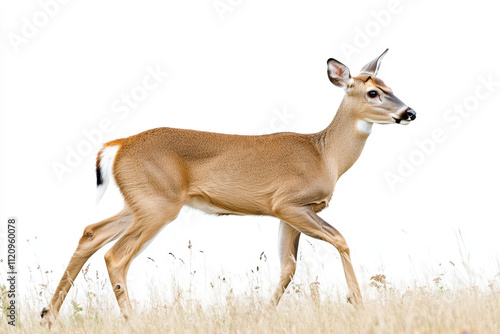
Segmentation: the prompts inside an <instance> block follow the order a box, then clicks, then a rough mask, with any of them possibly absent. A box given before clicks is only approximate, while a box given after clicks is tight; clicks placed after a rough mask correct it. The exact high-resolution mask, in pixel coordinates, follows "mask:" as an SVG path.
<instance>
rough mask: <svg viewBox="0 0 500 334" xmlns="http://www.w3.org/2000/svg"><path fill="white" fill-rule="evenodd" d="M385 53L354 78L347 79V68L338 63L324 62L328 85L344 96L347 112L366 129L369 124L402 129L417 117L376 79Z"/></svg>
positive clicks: (349, 75)
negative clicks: (398, 126) (332, 85)
mask: <svg viewBox="0 0 500 334" xmlns="http://www.w3.org/2000/svg"><path fill="white" fill-rule="evenodd" d="M388 50H389V49H387V50H385V51H384V52H383V53H382V54H381V55H380V56H379V57H377V58H375V59H374V60H372V61H371V62H369V63H368V64H366V65H365V66H364V67H363V68H362V69H361V73H360V74H359V75H358V76H355V77H351V74H350V72H349V68H347V66H345V65H344V64H342V63H341V62H339V61H338V60H335V59H333V58H330V59H328V62H327V64H328V77H329V78H330V81H331V82H332V83H333V84H334V85H335V86H338V87H342V88H344V90H345V92H346V95H345V97H344V101H343V103H345V104H346V105H348V106H351V108H348V109H349V110H352V111H353V112H354V113H355V115H353V116H354V117H356V118H357V119H358V120H359V121H360V122H363V124H365V125H368V126H369V127H371V124H373V123H377V124H391V123H397V124H403V125H406V124H409V123H410V122H411V121H413V120H415V118H416V117H417V113H416V112H415V111H414V110H413V109H411V108H410V107H408V106H407V105H406V104H404V103H403V102H402V101H401V100H400V99H398V98H397V97H396V96H395V95H394V94H393V92H392V89H390V88H389V87H388V86H387V85H386V84H385V83H384V82H383V81H382V80H381V79H380V78H378V77H377V73H378V69H379V67H380V63H381V61H382V58H383V57H384V56H385V54H386V53H387V51H388Z"/></svg>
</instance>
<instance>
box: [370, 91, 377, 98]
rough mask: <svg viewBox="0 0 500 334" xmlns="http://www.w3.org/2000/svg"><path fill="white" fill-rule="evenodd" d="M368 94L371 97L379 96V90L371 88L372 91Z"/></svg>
mask: <svg viewBox="0 0 500 334" xmlns="http://www.w3.org/2000/svg"><path fill="white" fill-rule="evenodd" d="M368 96H369V97H371V98H374V97H377V96H378V92H377V91H376V90H371V91H369V92H368Z"/></svg>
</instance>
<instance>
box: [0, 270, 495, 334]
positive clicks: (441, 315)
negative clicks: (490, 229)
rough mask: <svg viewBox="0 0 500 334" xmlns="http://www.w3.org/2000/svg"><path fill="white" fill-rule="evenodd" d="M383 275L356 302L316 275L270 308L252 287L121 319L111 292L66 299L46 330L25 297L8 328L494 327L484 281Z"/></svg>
mask: <svg viewBox="0 0 500 334" xmlns="http://www.w3.org/2000/svg"><path fill="white" fill-rule="evenodd" d="M384 282H385V277H384V276H381V275H378V276H375V277H373V278H372V283H373V284H372V286H371V287H370V288H369V289H370V291H367V292H369V293H368V295H370V296H369V297H365V305H364V307H363V308H361V309H355V308H354V307H353V306H351V305H349V304H347V303H346V302H345V301H344V300H342V298H339V297H334V298H333V297H328V296H320V295H319V294H320V292H319V289H318V283H316V282H313V283H311V284H309V287H308V289H304V287H303V286H302V291H300V289H298V288H297V287H296V289H290V290H291V291H289V292H288V293H287V294H286V295H285V297H284V299H283V301H282V303H281V304H280V305H279V306H278V307H277V308H273V307H271V306H269V305H268V304H267V302H265V301H264V300H263V298H260V297H259V296H257V297H256V296H255V294H254V293H247V294H246V295H242V296H234V295H233V294H232V293H229V294H227V295H226V297H225V300H224V301H223V302H220V303H217V304H212V305H208V306H203V305H202V304H201V303H200V302H196V301H189V300H187V299H184V298H183V297H182V296H181V295H179V296H178V298H176V300H175V302H173V303H171V302H170V303H165V304H162V303H160V302H159V301H157V302H155V303H154V304H153V305H148V306H144V305H143V306H139V307H136V308H135V310H136V318H135V319H132V320H131V321H129V322H127V321H125V320H124V319H123V318H122V317H121V316H120V314H119V312H118V311H117V308H116V306H115V305H113V304H112V303H116V302H114V300H110V301H109V303H108V302H104V303H102V302H101V303H99V304H97V303H95V302H91V303H89V305H90V307H85V308H86V310H83V308H82V307H80V305H79V304H76V303H75V302H73V305H72V306H71V307H72V308H71V311H70V312H63V313H62V314H61V315H60V317H59V319H58V321H57V322H56V323H55V325H54V326H53V327H52V329H51V330H50V331H49V330H47V329H44V328H42V327H41V326H40V325H39V311H40V310H39V308H34V307H31V306H29V305H26V306H25V307H24V308H23V310H22V311H21V313H22V319H21V326H20V327H21V328H20V330H18V331H16V332H19V333H141V334H144V333H464V334H465V333H500V298H499V297H500V296H499V295H498V293H496V292H494V291H492V290H491V289H489V290H488V289H487V290H481V289H477V288H468V289H457V290H455V291H446V290H443V289H441V288H440V287H438V286H437V285H434V286H431V287H414V288H411V289H405V290H403V291H399V290H396V289H392V288H387V286H386V285H385V284H384ZM304 290H307V291H304ZM89 298H91V297H89ZM71 302H72V301H71V300H68V301H67V302H66V303H69V304H71ZM9 327H10V326H8V325H7V324H6V322H2V324H1V325H0V332H9V331H12V328H9ZM12 332H13V331H12Z"/></svg>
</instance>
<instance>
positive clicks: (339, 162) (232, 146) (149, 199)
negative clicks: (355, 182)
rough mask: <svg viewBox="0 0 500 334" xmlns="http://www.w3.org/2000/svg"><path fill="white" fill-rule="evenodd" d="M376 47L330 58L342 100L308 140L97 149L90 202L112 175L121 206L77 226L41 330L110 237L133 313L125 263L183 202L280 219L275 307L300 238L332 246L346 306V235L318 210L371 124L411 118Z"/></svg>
mask: <svg viewBox="0 0 500 334" xmlns="http://www.w3.org/2000/svg"><path fill="white" fill-rule="evenodd" d="M387 51H388V49H387V50H385V51H384V52H383V53H382V54H381V55H380V56H379V57H377V58H375V59H374V60H372V61H371V62H369V63H368V64H366V65H365V66H364V67H363V68H362V69H361V72H360V73H359V75H357V76H351V74H350V71H349V69H348V67H347V66H345V65H344V64H342V63H341V62H339V61H337V60H335V59H333V58H330V59H328V61H327V74H328V78H329V79H330V81H331V83H332V84H333V85H335V86H337V87H340V88H343V89H344V91H345V95H344V97H343V99H342V101H341V103H340V106H339V108H338V110H337V112H336V114H335V116H334V118H333V120H332V122H331V123H330V124H329V125H328V126H327V127H326V128H325V129H324V130H322V131H320V132H317V133H313V134H299V133H292V132H281V133H273V134H267V135H232V134H220V133H213V132H203V131H196V130H185V129H175V128H166V127H165V128H156V129H151V130H147V131H145V132H142V133H139V134H136V135H133V136H130V137H128V138H123V139H117V140H113V141H110V142H108V143H106V144H104V145H103V148H102V149H101V150H100V151H99V153H98V155H97V159H96V177H97V197H98V201H99V199H100V198H101V197H102V195H103V194H104V192H105V190H106V187H107V185H108V183H109V181H110V180H111V179H113V180H114V181H115V183H116V185H117V186H118V188H119V190H120V192H121V194H122V196H123V198H124V202H125V204H124V208H123V210H122V211H121V212H119V213H118V214H116V215H115V216H113V217H111V218H108V219H105V220H102V221H100V222H98V223H95V224H92V225H88V226H87V227H85V229H84V231H83V234H82V236H81V238H80V240H79V242H78V246H77V249H76V251H75V252H74V254H73V256H72V257H71V259H70V262H69V264H68V266H67V268H66V270H65V272H64V274H63V276H62V278H61V280H60V283H59V284H58V286H57V288H56V291H55V293H54V295H53V297H52V299H51V300H50V303H49V304H48V305H47V306H46V307H44V308H43V310H42V312H41V317H42V323H45V324H48V325H49V326H50V325H51V324H52V322H53V321H54V320H55V319H56V317H57V315H58V312H59V310H60V307H61V305H62V303H63V301H64V299H65V297H66V295H67V293H68V291H69V290H70V288H71V286H72V284H73V282H74V280H75V279H76V277H77V275H78V273H79V272H80V271H81V269H82V267H83V265H84V264H85V263H86V261H87V260H88V259H89V258H90V256H92V254H94V253H95V252H96V251H97V250H98V249H100V248H101V247H103V246H104V245H105V244H107V243H109V242H111V241H114V240H116V239H117V241H116V243H115V244H114V245H113V246H112V247H111V248H110V249H109V250H108V251H107V253H106V254H105V256H104V259H105V263H106V267H107V270H108V273H109V280H110V283H111V287H112V289H113V291H114V294H115V297H116V300H117V302H118V306H119V308H120V311H121V313H122V315H123V316H124V317H125V318H126V319H129V318H130V317H131V316H133V313H132V307H131V302H130V298H129V294H128V287H127V271H128V269H129V267H130V264H131V262H132V260H133V259H134V258H135V257H136V256H137V255H138V254H139V253H140V252H141V251H142V250H143V249H144V248H145V247H147V245H148V244H149V243H150V242H151V241H152V240H153V238H154V237H155V236H156V235H157V234H158V233H159V232H160V230H162V229H163V228H164V227H165V226H167V225H168V224H169V223H170V222H172V221H173V220H174V219H175V218H176V217H177V215H178V214H179V211H180V210H181V208H182V207H183V206H185V205H187V206H190V207H193V208H196V209H200V210H202V211H204V212H206V213H209V214H215V215H256V216H261V215H265V216H272V217H276V218H278V219H279V221H280V222H279V247H278V248H279V259H280V265H281V273H280V278H279V282H278V286H277V288H276V290H275V292H274V293H273V295H272V298H271V303H272V304H273V305H278V303H279V301H280V299H281V297H282V295H283V293H284V292H285V290H286V288H287V286H288V285H289V283H290V282H291V280H292V278H293V275H294V273H295V269H296V265H297V251H298V247H299V239H300V235H301V234H305V235H307V236H309V237H312V238H315V239H319V240H322V241H325V242H327V243H329V244H331V245H333V246H334V247H335V248H336V249H337V250H338V252H339V254H340V259H341V262H342V266H343V270H344V275H345V279H346V283H347V288H348V295H347V301H348V302H350V303H352V304H353V305H362V296H361V292H360V288H359V284H358V281H357V279H356V275H355V273H354V269H353V265H352V263H351V257H350V249H349V247H348V246H347V243H346V240H345V238H344V237H343V236H342V234H341V233H340V232H339V231H338V230H337V229H336V228H335V227H333V226H332V225H330V224H328V223H327V222H326V221H325V220H323V219H322V218H321V217H320V216H319V215H318V213H319V212H320V211H322V210H323V209H325V208H326V207H327V206H328V203H329V201H330V199H331V197H332V194H333V191H334V188H335V185H336V183H337V181H338V180H339V178H340V177H341V176H342V175H343V174H344V173H345V172H346V171H347V170H348V169H349V168H350V167H351V166H352V165H353V164H354V163H355V162H356V160H357V159H358V158H359V156H360V154H361V152H362V150H363V147H364V145H365V142H366V140H367V138H368V137H369V135H370V133H371V132H372V126H373V124H401V125H407V124H409V123H410V122H412V121H414V120H415V118H416V112H415V111H414V110H413V109H412V108H410V107H408V106H407V105H406V104H404V103H403V102H402V101H401V100H399V99H398V98H397V97H396V96H395V95H394V94H393V92H392V90H391V89H390V88H389V87H388V86H387V85H386V84H385V83H384V81H382V80H381V79H380V78H378V77H377V74H378V70H379V67H380V63H381V61H382V58H383V57H384V56H385V54H386V53H387Z"/></svg>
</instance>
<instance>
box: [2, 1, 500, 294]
mask: <svg viewBox="0 0 500 334" xmlns="http://www.w3.org/2000/svg"><path fill="white" fill-rule="evenodd" d="M45 3H52V5H51V6H52V7H50V8H51V9H50V10H51V11H52V12H51V16H49V15H47V14H45V18H48V19H47V20H46V22H45V21H44V14H43V8H42V7H44V5H43V4H45ZM54 3H56V2H50V1H48V0H45V1H44V0H41V1H16V2H9V3H7V2H2V8H1V18H0V19H1V31H0V34H1V37H2V38H1V40H0V43H1V44H0V45H1V50H2V51H1V58H0V61H1V63H0V64H1V69H0V73H1V75H0V89H1V90H0V94H1V95H0V103H1V105H0V107H1V114H0V127H1V128H0V138H1V139H0V140H1V141H0V145H1V146H0V148H1V151H0V152H1V156H0V159H1V160H0V161H1V165H0V166H1V179H0V184H1V187H0V192H1V194H0V196H1V197H0V199H1V200H0V219H1V221H2V222H3V223H2V224H0V226H5V227H1V228H0V233H1V239H0V241H1V242H2V245H1V247H2V248H1V249H2V250H1V252H0V258H2V259H5V254H6V251H5V231H6V221H7V217H10V216H15V217H17V218H18V219H19V229H18V231H19V240H18V247H19V252H20V254H19V256H20V261H21V267H22V268H21V269H20V276H19V277H20V286H21V288H22V289H27V288H28V287H31V288H32V289H34V290H36V291H38V290H40V289H41V288H40V286H39V285H38V284H40V283H47V282H48V283H49V289H48V291H45V294H44V295H43V296H42V297H40V302H42V303H43V302H45V299H43V298H47V297H49V295H48V294H47V292H52V291H53V290H54V289H55V285H56V284H57V282H58V280H59V278H60V275H62V273H63V270H64V268H65V266H66V265H67V263H68V261H69V259H70V257H71V255H72V253H73V251H74V249H75V248H76V245H77V242H78V239H79V237H80V236H81V233H82V231H83V229H84V227H85V226H86V225H88V224H90V223H94V222H97V221H99V220H101V219H104V218H106V217H108V216H110V215H112V214H114V213H116V212H117V211H118V210H120V209H121V203H122V200H121V197H120V194H119V192H118V190H117V189H116V188H115V189H113V188H110V189H109V190H108V192H107V193H106V195H105V197H104V199H103V200H102V201H101V203H100V204H99V205H98V206H96V205H95V156H96V153H97V151H98V150H99V149H100V145H101V143H104V142H106V141H109V140H112V139H115V138H122V137H125V136H129V135H133V134H136V133H138V132H141V131H143V130H146V129H150V128H154V127H162V126H168V127H178V128H189V129H197V130H207V131H215V132H223V133H236V134H258V133H263V132H270V131H271V130H273V129H274V130H280V131H294V132H301V133H308V132H316V131H320V130H322V129H323V128H325V127H326V126H327V125H328V124H329V122H330V121H331V119H332V118H333V116H334V114H335V111H336V109H337V107H338V105H339V103H340V101H341V99H342V96H343V91H342V90H341V89H339V88H337V87H334V86H333V85H332V84H331V83H330V82H329V80H328V78H327V76H326V60H327V59H328V58H330V57H333V58H336V59H338V60H339V61H341V62H343V63H345V64H346V65H347V66H349V68H350V69H351V72H352V73H353V74H357V72H358V71H359V69H360V68H361V67H362V66H363V65H364V64H365V63H367V62H368V61H370V60H372V59H373V58H375V57H376V56H378V55H379V54H380V53H381V52H382V51H383V50H385V48H387V47H388V48H390V51H389V53H388V54H387V55H386V57H385V58H384V61H383V63H382V66H381V69H380V72H379V77H381V78H382V79H383V80H384V81H385V82H386V83H387V84H388V85H389V86H390V87H391V88H392V89H393V91H394V93H395V94H396V95H397V96H398V97H399V98H400V99H401V100H403V101H404V102H405V103H406V104H408V105H409V106H411V107H412V108H413V109H414V110H415V111H416V112H417V119H416V121H415V122H414V123H412V124H411V125H409V126H406V127H404V126H396V125H391V126H377V125H376V126H374V130H373V133H372V135H371V136H370V138H369V139H368V142H367V145H366V146H365V150H364V152H363V154H362V156H361V158H360V159H359V160H358V162H357V163H356V164H355V165H354V166H353V167H352V168H351V170H349V171H348V172H347V173H346V174H345V175H344V176H343V177H342V179H341V180H340V181H339V183H338V185H337V189H336V191H335V193H334V196H333V199H332V201H331V203H330V207H329V208H328V209H326V210H325V211H323V212H322V214H321V216H322V217H323V218H324V219H325V220H326V221H328V222H330V223H331V224H332V225H333V226H335V227H336V228H338V229H339V230H340V231H341V232H342V233H343V234H344V236H345V237H346V239H347V241H348V244H349V246H350V248H351V253H352V259H353V263H354V266H355V270H356V272H357V274H358V276H359V277H358V278H359V281H360V283H361V285H362V288H363V291H367V290H369V287H368V285H369V282H370V277H371V276H372V275H375V274H385V275H386V276H387V279H388V281H391V282H394V284H399V285H401V286H411V285H413V284H414V283H415V282H417V284H422V285H432V284H433V281H432V279H433V278H435V277H438V276H439V275H440V274H444V276H443V277H444V278H443V284H444V285H446V286H447V287H449V288H451V287H453V286H454V284H455V283H457V281H458V283H465V284H471V285H474V284H478V285H480V286H486V284H487V283H488V282H490V281H494V280H496V279H497V278H496V274H497V273H498V272H499V271H500V268H499V262H498V260H499V256H498V255H499V254H500V243H499V242H498V235H499V234H498V233H499V229H498V225H499V223H500V221H499V213H498V203H499V197H500V196H499V194H498V189H499V188H500V176H499V175H498V171H499V170H500V159H499V154H498V153H499V151H498V143H499V140H498V134H497V133H498V118H499V117H498V112H499V108H498V104H499V102H500V99H499V97H500V86H499V82H500V71H499V65H498V61H499V59H500V49H499V47H498V32H499V29H500V23H498V18H497V14H498V9H497V8H496V7H494V5H493V4H492V2H491V1H474V2H466V4H465V5H464V4H463V3H465V2H456V1H440V2H436V1H425V0H420V1H409V0H400V1H392V2H391V1H363V2H360V1H356V2H347V1H345V2H339V1H314V2H304V1H302V2H291V1H272V2H270V1H262V0H261V1H257V0H241V1H229V0H225V1H224V0H223V1H219V2H217V1H216V2H213V1H211V0H207V1H195V2H192V1H190V2H182V1H135V2H132V1H106V2H102V1H76V0H74V1H68V3H66V4H59V3H58V2H57V4H58V5H57V6H58V7H57V8H56V7H54V5H53V4H54ZM215 5H218V7H217V6H215ZM224 6H226V7H224ZM45 7H46V6H45ZM46 10H47V9H46ZM40 12H42V14H40ZM37 20H38V21H37ZM27 21H28V22H31V23H36V24H37V25H38V26H39V27H38V28H36V31H35V32H33V30H31V33H32V34H31V35H29V34H28V36H27V37H28V38H26V36H24V37H23V29H24V33H26V29H28V28H26V25H27V24H28V23H26V22H27ZM28 30H29V29H28ZM13 36H17V37H13ZM16 38H17V39H16ZM19 38H25V39H23V40H22V41H23V42H22V43H21V44H16V43H15V42H13V41H14V40H17V41H19V40H20V39H19ZM148 68H149V69H160V71H162V72H168V76H166V77H165V78H164V79H163V81H162V82H161V83H160V84H159V85H158V87H156V88H155V89H153V90H151V91H148V92H147V96H145V98H144V100H143V101H140V102H138V105H137V107H135V108H131V109H130V113H129V114H128V115H127V116H124V114H122V113H116V112H115V111H116V106H117V103H119V102H120V99H121V98H122V96H123V94H129V95H130V94H131V92H132V91H133V90H134V89H136V90H137V89H138V88H137V87H138V86H139V87H140V85H141V84H142V82H143V79H144V78H145V77H146V76H147V75H148V70H147V69H148ZM481 80H483V81H485V80H486V81H488V80H490V81H492V82H494V83H496V86H495V85H493V86H491V87H489V89H490V91H489V90H488V88H487V87H485V86H484V85H483V84H482V81H481ZM151 82H152V81H151ZM478 91H479V93H480V98H477V97H476V96H475V94H478ZM484 95H488V96H484ZM457 108H462V109H464V110H465V111H466V112H467V116H466V117H462V116H458V115H459V114H457V113H456V112H455V111H456V110H458V109H457ZM467 109H469V110H470V112H468V111H467ZM277 114H279V115H283V114H286V115H289V116H287V117H286V118H279V117H277V116H276V115H277ZM290 115H291V116H290ZM120 116H121V117H120ZM104 119H109V120H110V121H111V123H112V130H110V131H107V133H102V138H99V137H100V135H95V138H97V139H96V141H98V142H99V144H88V140H87V138H86V136H85V135H84V132H85V131H86V132H91V133H94V134H95V133H96V132H95V131H97V129H99V126H100V123H101V122H102V121H103V120H104ZM436 129H441V131H442V132H443V133H444V137H445V140H444V142H441V143H438V144H435V147H434V148H433V149H432V150H431V149H430V148H429V147H430V146H428V150H431V151H429V152H427V154H424V153H422V150H421V149H419V148H418V146H417V144H416V142H418V141H420V142H422V141H428V140H429V138H431V136H432V133H433V132H434V131H436ZM92 131H94V132H92ZM437 131H439V130H437ZM84 142H87V144H85V143H84ZM78 145H84V146H85V145H87V147H90V151H89V153H88V154H86V155H81V161H80V162H78V163H76V167H72V168H69V169H70V170H69V171H66V172H65V173H64V174H63V175H62V177H60V178H59V177H58V176H57V173H56V172H55V171H54V164H57V163H60V164H66V159H67V158H68V152H69V151H68V150H71V149H73V150H76V149H77V148H78ZM88 145H90V146H88ZM429 145H430V144H429ZM431 146H432V145H431ZM410 158H412V159H414V161H417V163H416V164H414V167H412V168H413V169H412V170H410V171H408V166H406V168H407V170H406V175H405V177H404V178H403V179H402V180H403V181H402V182H399V183H397V184H395V186H394V187H391V186H390V185H389V183H388V181H387V179H386V178H387V175H388V173H395V174H397V173H398V168H399V169H401V168H403V167H401V164H402V163H401V159H403V160H406V161H408V160H409V159H410ZM415 159H416V160H415ZM415 165H417V166H415ZM277 226H278V223H277V220H275V219H273V218H268V217H267V218H266V217H243V218H242V217H211V216H208V215H205V214H203V213H200V212H197V211H193V210H191V209H190V210H183V211H182V212H181V215H180V216H179V218H178V219H177V220H176V221H175V222H174V223H172V224H171V225H169V226H168V227H167V228H165V229H164V230H163V231H162V233H161V234H160V235H159V236H158V237H157V238H156V239H155V241H154V242H153V243H152V244H151V245H150V247H149V248H147V249H146V250H145V251H144V252H143V253H142V254H141V255H140V256H139V257H138V258H137V259H136V260H135V262H134V263H133V265H132V267H131V269H130V274H129V281H130V284H131V287H130V290H131V291H132V293H133V294H134V296H135V298H138V299H140V296H141V293H140V291H142V290H143V289H141V287H144V286H145V285H146V282H151V279H152V277H153V276H157V277H159V280H160V281H162V284H165V285H166V286H169V285H170V284H171V282H172V280H173V279H177V280H178V281H179V282H178V284H179V285H180V286H183V287H184V288H186V286H187V285H188V284H189V282H187V281H189V271H190V270H191V271H192V270H193V268H194V269H196V270H197V274H196V275H195V278H196V279H195V283H196V284H197V285H199V286H203V285H204V283H207V282H208V281H209V280H211V279H212V278H210V277H217V275H219V274H221V273H222V274H224V275H226V276H227V277H228V280H230V283H231V284H232V285H233V286H235V287H237V286H245V287H246V286H249V285H250V284H249V283H247V276H248V275H251V270H255V268H256V266H257V265H260V266H261V268H262V265H263V260H259V256H260V254H261V253H262V252H263V251H264V252H265V254H267V259H268V261H267V264H265V265H266V266H267V269H268V271H266V274H265V275H264V277H261V279H262V282H261V283H262V284H267V283H265V282H269V283H268V284H270V285H271V286H272V285H273V284H274V283H276V282H277V279H278V272H277V269H278V258H277ZM460 235H461V236H460ZM189 240H190V241H191V242H192V245H193V248H192V249H191V251H192V257H191V259H192V264H191V266H192V268H191V269H189V268H187V269H186V266H187V267H189V263H188V262H189V261H188V259H189V258H190V250H189V249H188V248H187V245H188V242H189ZM301 240H302V241H301V252H302V260H303V261H302V264H300V265H299V271H300V270H302V271H309V274H308V275H309V276H308V277H309V278H310V279H311V280H314V279H316V276H319V277H318V280H319V281H320V282H321V284H322V287H324V288H330V287H332V286H333V287H334V289H338V291H340V292H341V293H343V292H344V291H345V282H344V279H343V273H342V269H341V264H340V260H339V258H338V256H337V252H336V250H334V249H333V247H331V246H329V245H326V244H323V243H321V242H319V241H313V240H311V239H309V238H302V239H301ZM306 240H309V241H310V243H309V242H307V241H306ZM311 245H312V246H311ZM108 248H109V245H108V247H105V249H103V250H101V251H99V252H98V253H96V255H95V256H94V257H92V258H91V260H90V263H91V267H90V268H91V270H92V271H95V270H99V272H102V271H104V270H105V266H104V260H103V255H104V253H105V250H106V249H108ZM200 250H201V251H203V253H200ZM169 252H172V253H173V254H175V255H176V257H177V258H178V257H181V258H183V259H184V261H185V262H186V266H182V265H179V261H178V260H174V259H173V257H172V256H171V255H169V254H168V253H169ZM148 257H151V258H153V259H154V260H155V262H153V261H151V260H149V259H148ZM450 261H451V262H453V263H454V264H455V266H453V265H452V264H451V263H450ZM464 262H465V265H464ZM38 266H40V268H41V269H37V268H38ZM465 268H468V269H470V271H471V272H472V274H467V270H466V269H465ZM3 270H5V268H3ZM45 271H48V272H49V273H47V274H45V273H44V272H45ZM204 271H206V272H208V274H206V275H207V277H208V278H205V277H204V276H202V275H201V274H200V273H201V272H204ZM4 273H5V271H3V272H2V275H4ZM183 275H184V276H183ZM102 276H104V277H107V276H106V274H102V275H101V277H102ZM183 277H184V278H185V277H188V279H187V280H185V279H184V278H183ZM2 278H3V279H4V276H2ZM303 280H306V278H303ZM78 282H81V278H79V280H78V281H77V283H78ZM106 289H108V290H109V291H110V289H109V287H108V286H105V290H106ZM195 290H196V289H195ZM198 290H199V291H198V292H197V294H195V296H194V297H196V298H203V293H202V292H203V291H202V290H203V289H198ZM26 291H27V290H26ZM26 295H27V296H28V298H30V295H29V293H28V292H26ZM33 301H35V298H33Z"/></svg>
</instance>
